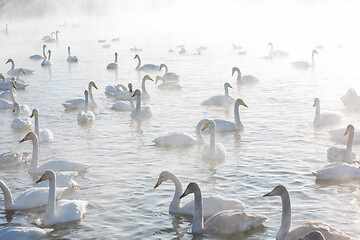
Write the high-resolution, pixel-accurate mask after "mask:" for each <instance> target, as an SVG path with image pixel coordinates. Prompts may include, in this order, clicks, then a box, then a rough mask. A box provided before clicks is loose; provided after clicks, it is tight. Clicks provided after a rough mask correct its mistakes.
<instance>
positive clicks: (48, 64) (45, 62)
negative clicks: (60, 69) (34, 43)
mask: <svg viewBox="0 0 360 240" xmlns="http://www.w3.org/2000/svg"><path fill="white" fill-rule="evenodd" d="M50 57H51V50H50V49H49V50H48V57H47V58H46V59H44V61H42V62H41V66H43V67H46V66H51V65H52V62H51V61H50Z"/></svg>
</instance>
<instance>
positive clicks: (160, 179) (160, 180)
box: [154, 177, 163, 189]
mask: <svg viewBox="0 0 360 240" xmlns="http://www.w3.org/2000/svg"><path fill="white" fill-rule="evenodd" d="M162 182H163V181H162V178H161V177H159V179H158V181H157V183H156V185H155V187H154V189H155V188H157V187H158V186H160V184H161V183H162Z"/></svg>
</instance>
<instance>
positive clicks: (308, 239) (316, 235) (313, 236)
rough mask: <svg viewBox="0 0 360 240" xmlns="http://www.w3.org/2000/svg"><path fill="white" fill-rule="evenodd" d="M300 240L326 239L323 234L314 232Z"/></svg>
mask: <svg viewBox="0 0 360 240" xmlns="http://www.w3.org/2000/svg"><path fill="white" fill-rule="evenodd" d="M299 240H325V237H324V235H323V234H322V233H321V232H319V231H313V232H311V233H309V234H308V235H306V236H305V237H303V238H300V239H299Z"/></svg>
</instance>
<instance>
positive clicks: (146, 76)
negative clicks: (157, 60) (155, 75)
mask: <svg viewBox="0 0 360 240" xmlns="http://www.w3.org/2000/svg"><path fill="white" fill-rule="evenodd" d="M145 80H150V81H154V80H153V79H152V78H151V77H150V76H149V75H145V76H144V77H143V81H145Z"/></svg>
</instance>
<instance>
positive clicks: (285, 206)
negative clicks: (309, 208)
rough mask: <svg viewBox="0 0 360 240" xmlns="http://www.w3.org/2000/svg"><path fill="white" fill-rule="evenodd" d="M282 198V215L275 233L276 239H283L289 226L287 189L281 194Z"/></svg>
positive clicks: (289, 204) (289, 206)
mask: <svg viewBox="0 0 360 240" xmlns="http://www.w3.org/2000/svg"><path fill="white" fill-rule="evenodd" d="M281 200H282V216H281V225H280V229H279V231H278V233H277V235H276V239H284V238H285V236H286V235H287V234H288V233H289V231H290V228H291V203H290V196H289V193H288V191H287V190H286V192H285V193H284V194H283V195H281Z"/></svg>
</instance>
